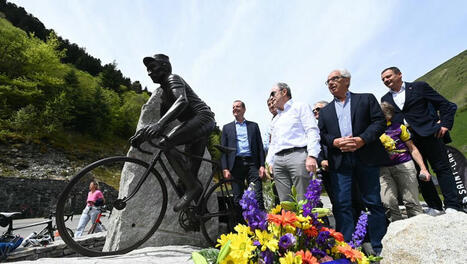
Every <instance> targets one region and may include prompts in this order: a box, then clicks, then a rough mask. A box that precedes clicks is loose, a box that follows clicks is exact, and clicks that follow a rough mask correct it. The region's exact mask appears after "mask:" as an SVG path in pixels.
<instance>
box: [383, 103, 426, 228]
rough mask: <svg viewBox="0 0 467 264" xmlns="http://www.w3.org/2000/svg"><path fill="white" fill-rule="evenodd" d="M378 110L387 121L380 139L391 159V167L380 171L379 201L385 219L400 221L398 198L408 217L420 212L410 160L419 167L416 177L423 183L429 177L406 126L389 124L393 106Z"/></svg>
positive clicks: (413, 170) (384, 104) (413, 171)
mask: <svg viewBox="0 0 467 264" xmlns="http://www.w3.org/2000/svg"><path fill="white" fill-rule="evenodd" d="M381 108H382V110H383V113H384V116H385V117H386V120H387V128H386V131H385V132H384V134H383V135H381V137H380V140H381V142H382V143H383V145H384V147H385V148H386V151H387V152H388V153H389V156H390V158H391V165H389V166H385V167H381V168H380V175H381V177H380V184H381V200H382V202H383V205H384V207H386V208H388V209H389V213H390V217H389V219H390V220H391V222H393V221H397V220H400V219H402V215H401V212H400V211H399V203H398V199H397V198H398V196H401V197H402V201H403V203H404V205H405V207H406V209H407V216H408V217H412V216H415V215H419V214H422V213H423V210H422V207H421V205H420V202H419V200H418V182H417V170H416V169H415V164H414V162H413V160H415V162H417V164H418V166H419V167H420V174H423V175H425V176H426V178H425V180H426V181H427V180H430V177H431V175H430V173H429V172H428V170H427V169H426V166H425V164H424V163H423V158H422V155H421V154H420V152H419V151H418V149H417V147H415V145H414V144H413V142H412V140H411V136H410V132H409V131H408V130H407V127H406V126H404V125H402V124H398V123H391V119H392V117H393V115H394V107H393V106H392V105H391V104H389V103H387V102H383V103H381ZM412 159H413V160H412Z"/></svg>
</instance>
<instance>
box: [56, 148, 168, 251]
mask: <svg viewBox="0 0 467 264" xmlns="http://www.w3.org/2000/svg"><path fill="white" fill-rule="evenodd" d="M148 167H149V165H148V164H147V163H146V162H144V161H142V160H139V159H135V158H130V157H110V158H106V159H102V160H99V161H96V162H94V163H92V164H90V165H88V166H87V167H85V168H84V169H82V170H81V171H80V172H79V173H78V174H77V175H75V176H74V177H73V178H72V179H71V180H70V182H69V183H68V185H67V186H66V187H65V189H64V190H63V192H62V193H61V194H60V196H59V198H58V202H57V210H56V221H57V228H58V230H59V233H60V235H61V237H62V239H63V240H64V241H65V243H66V244H67V245H68V246H69V247H70V248H72V249H74V250H75V251H76V252H78V253H80V254H82V255H85V256H90V257H95V256H107V255H115V254H124V253H127V252H130V251H131V250H133V249H136V248H137V247H139V246H141V245H142V244H143V243H144V242H145V241H147V240H148V239H149V238H150V237H151V236H152V235H153V234H154V232H155V231H156V230H157V228H158V227H159V225H160V223H161V222H162V219H163V217H164V215H165V211H166V209H167V187H166V185H165V183H164V181H163V179H162V177H161V175H160V174H159V173H158V172H157V171H156V170H155V169H153V168H152V169H150V173H149V175H148V177H147V178H146V180H145V181H144V183H143V185H142V186H141V188H140V189H139V191H138V192H137V193H136V194H135V195H134V196H133V197H132V198H131V199H129V200H128V201H127V202H126V206H124V208H121V203H119V201H121V200H120V199H122V198H125V197H128V196H129V195H130V194H131V193H132V192H133V190H134V189H135V188H136V184H129V185H127V184H125V182H135V181H134V180H135V179H136V181H137V180H138V179H139V178H141V177H142V176H143V174H144V172H145V171H146V170H147V168H148ZM120 178H122V179H120ZM91 180H97V182H98V183H99V188H100V191H101V192H102V193H103V195H104V199H105V206H106V207H107V209H108V210H109V213H106V217H101V222H102V223H103V224H104V225H105V226H106V227H107V230H106V231H103V232H99V233H94V234H88V232H89V228H91V226H92V220H95V217H97V214H98V213H99V210H97V209H92V208H88V209H85V208H86V205H87V203H86V201H87V197H88V192H89V185H90V182H91ZM120 185H122V186H120ZM117 199H118V200H117ZM119 205H120V206H119ZM117 208H119V209H117ZM70 212H73V213H74V214H75V217H74V218H73V221H70V220H68V221H66V222H65V215H66V214H69V213H70ZM82 212H83V213H85V214H82ZM80 214H81V217H80ZM80 222H81V223H80ZM84 222H87V224H86V225H85V228H84V229H83V228H81V229H80V230H77V228H78V226H84V225H83V223H84ZM68 228H70V229H72V230H73V231H74V232H75V236H72V235H71V234H69V233H68V232H67V231H66V230H67V229H68Z"/></svg>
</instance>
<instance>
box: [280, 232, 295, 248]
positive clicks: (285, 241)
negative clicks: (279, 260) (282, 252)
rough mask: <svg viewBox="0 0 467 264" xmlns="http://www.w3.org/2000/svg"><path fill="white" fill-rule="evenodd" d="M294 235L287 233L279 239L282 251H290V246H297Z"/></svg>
mask: <svg viewBox="0 0 467 264" xmlns="http://www.w3.org/2000/svg"><path fill="white" fill-rule="evenodd" d="M295 241H296V239H295V237H294V235H292V234H290V233H287V234H285V235H283V236H282V237H281V238H280V239H279V247H280V248H282V249H288V248H289V247H290V246H292V245H294V244H295Z"/></svg>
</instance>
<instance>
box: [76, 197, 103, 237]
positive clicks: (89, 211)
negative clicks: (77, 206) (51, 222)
mask: <svg viewBox="0 0 467 264" xmlns="http://www.w3.org/2000/svg"><path fill="white" fill-rule="evenodd" d="M97 215H99V209H97V207H95V206H89V205H86V208H84V210H83V213H82V214H81V217H80V219H79V224H78V228H77V229H76V232H75V237H80V236H81V235H82V234H83V231H84V229H85V228H86V225H87V224H88V222H89V220H91V223H94V222H95V221H96V219H97ZM101 231H102V230H101V227H100V225H97V226H96V232H101Z"/></svg>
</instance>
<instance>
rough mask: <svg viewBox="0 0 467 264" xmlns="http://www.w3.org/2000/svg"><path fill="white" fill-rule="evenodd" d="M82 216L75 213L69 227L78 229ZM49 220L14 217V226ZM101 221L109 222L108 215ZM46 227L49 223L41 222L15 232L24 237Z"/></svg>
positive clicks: (0, 231)
mask: <svg viewBox="0 0 467 264" xmlns="http://www.w3.org/2000/svg"><path fill="white" fill-rule="evenodd" d="M80 216H81V215H74V216H73V218H72V220H71V219H70V220H68V221H67V222H66V225H67V227H68V228H70V229H71V230H73V232H75V231H76V227H77V226H78V222H79V218H80ZM47 220H48V219H47V218H26V219H13V228H21V227H23V226H28V225H32V224H36V223H43V222H45V221H47ZM101 221H102V223H103V224H104V226H105V225H106V224H107V221H108V217H102V218H101ZM53 225H55V219H53ZM90 226H91V224H90V223H88V225H87V226H86V228H89V227H90ZM46 227H47V225H46V224H45V223H44V224H39V225H36V226H31V227H26V228H21V229H18V230H14V231H13V233H14V234H17V235H20V236H22V237H27V236H28V235H30V234H31V233H32V232H37V233H39V232H40V231H41V230H42V229H44V228H46ZM6 230H7V227H0V234H2V233H3V232H5V231H6ZM86 230H87V229H86Z"/></svg>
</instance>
